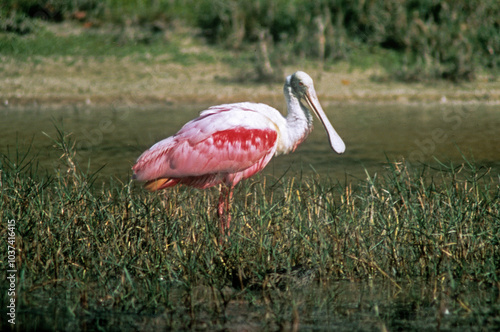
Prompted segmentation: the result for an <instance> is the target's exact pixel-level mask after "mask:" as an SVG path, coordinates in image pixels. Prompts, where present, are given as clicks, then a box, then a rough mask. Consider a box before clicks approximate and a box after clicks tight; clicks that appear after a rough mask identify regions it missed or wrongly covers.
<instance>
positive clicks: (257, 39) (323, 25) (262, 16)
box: [0, 0, 500, 82]
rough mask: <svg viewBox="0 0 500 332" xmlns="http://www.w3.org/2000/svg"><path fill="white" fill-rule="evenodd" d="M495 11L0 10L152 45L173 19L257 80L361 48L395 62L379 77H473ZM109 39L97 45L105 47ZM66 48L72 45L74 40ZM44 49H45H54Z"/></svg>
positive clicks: (494, 31)
mask: <svg viewBox="0 0 500 332" xmlns="http://www.w3.org/2000/svg"><path fill="white" fill-rule="evenodd" d="M499 13H500V5H499V2H498V1H497V0H487V1H484V0H483V1H477V0H476V1H472V2H471V1H465V0H459V1H453V2H442V1H424V0H405V1H389V0H386V1H375V2H366V1H364V0H358V1H347V0H338V1H327V0H321V1H315V2H311V1H306V0H295V1H284V0H259V1H253V2H248V1H242V0H237V1H235V0H219V1H212V0H202V1H201V0H197V1H188V0H183V1H178V0H155V1H151V0H126V1H116V0H106V1H96V0H81V1H73V2H64V1H55V0H43V1H36V0H9V1H7V2H6V3H5V5H4V6H3V7H1V8H0V18H1V20H0V32H8V33H15V34H18V35H39V33H38V27H37V25H36V24H35V23H33V21H36V20H34V18H44V19H45V20H49V21H55V22H60V21H69V20H72V21H74V22H78V24H82V25H86V26H92V27H97V28H98V29H99V28H102V27H108V26H113V27H114V28H115V29H117V30H118V33H116V32H115V33H112V34H111V35H112V36H114V37H113V39H114V41H112V42H118V43H119V44H127V45H132V46H137V47H139V48H142V46H143V45H150V46H151V45H153V48H155V46H154V45H157V43H158V40H161V39H162V36H163V35H164V34H168V33H169V32H171V30H173V29H174V27H175V26H176V25H177V26H188V27H190V28H191V29H192V30H193V31H196V34H198V35H203V36H204V37H205V39H206V40H207V41H209V42H211V43H213V44H217V45H219V46H220V47H225V48H227V49H230V50H233V51H234V50H236V51H241V50H244V51H246V52H250V53H251V54H253V55H254V57H253V61H254V62H255V63H254V66H255V70H256V71H257V73H260V74H259V75H260V76H262V77H261V78H262V79H264V78H265V76H269V75H270V76H271V77H270V78H273V77H279V76H280V74H279V72H280V68H282V67H283V66H284V65H287V64H290V63H293V62H294V61H299V60H300V61H304V60H306V59H308V60H314V61H316V62H319V63H320V65H323V63H324V62H326V64H327V65H328V64H332V63H336V62H338V61H354V62H357V63H360V62H361V64H362V63H363V62H364V61H362V60H361V61H360V53H361V57H364V56H365V55H364V53H365V50H368V56H371V55H372V53H373V55H374V58H375V59H377V58H378V57H379V53H381V50H383V51H385V52H388V54H389V57H390V58H394V60H395V61H392V60H384V59H382V60H380V62H382V65H383V66H384V67H385V68H386V70H387V78H386V79H392V80H401V81H407V82H414V81H430V80H438V79H445V80H451V81H471V80H475V79H476V78H477V77H478V76H484V75H486V76H488V78H489V79H492V80H493V79H496V76H498V68H499V65H500V57H499V54H500V30H499V29H500V22H499V19H498V17H500V15H499ZM104 32H105V33H109V31H106V29H104ZM3 39H4V40H3V42H2V44H5V38H3ZM78 39H79V38H75V39H74V41H75V42H76V41H78ZM84 41H85V40H84ZM8 42H12V43H16V42H17V39H15V38H14V39H12V40H10V41H8ZM112 42H111V43H112ZM111 43H110V42H109V41H106V43H104V45H103V44H101V43H98V45H95V46H96V47H100V48H102V49H103V51H105V50H108V48H107V47H106V45H109V44H111ZM2 44H0V50H1V49H2V48H4V45H2ZM35 44H36V43H35ZM54 45H57V43H56V44H54ZM68 45H69V46H70V47H69V49H72V47H74V46H72V40H70V41H69V43H68ZM14 46H16V47H18V48H19V49H22V50H25V51H28V52H29V48H28V47H21V46H22V45H14ZM47 46H48V47H47V51H46V52H49V50H51V49H53V48H54V46H52V44H50V43H47ZM61 46H62V48H65V45H64V44H63V45H61ZM82 49H83V47H82ZM160 49H161V48H160ZM360 50H361V51H360ZM7 51H8V48H7ZM54 52H56V53H58V51H54ZM49 53H50V52H49ZM368 63H370V61H368Z"/></svg>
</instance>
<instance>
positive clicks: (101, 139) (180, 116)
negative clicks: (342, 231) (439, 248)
mask: <svg viewBox="0 0 500 332" xmlns="http://www.w3.org/2000/svg"><path fill="white" fill-rule="evenodd" d="M268 103H269V104H271V105H274V106H276V107H277V108H281V109H284V105H282V104H279V103H278V104H276V101H269V102H268ZM208 106H209V105H164V106H150V107H118V108H116V107H103V108H95V107H93V108H92V107H79V108H78V107H68V108H65V109H53V110H51V109H43V110H41V109H28V110H17V109H9V108H4V109H1V110H0V115H1V118H2V121H1V123H0V142H1V144H0V152H1V153H4V154H7V155H9V157H10V158H11V159H15V154H16V151H19V152H20V154H21V155H22V154H23V153H25V152H26V151H28V150H29V149H30V147H31V150H30V154H29V155H30V156H36V159H37V160H39V162H40V168H41V169H42V170H43V169H46V170H49V171H52V170H53V169H54V168H56V167H58V165H60V161H59V157H60V155H61V152H60V151H58V150H57V149H56V148H54V142H52V141H51V139H50V138H49V137H47V136H46V135H45V134H47V135H49V136H50V137H52V138H56V137H57V131H56V129H55V126H58V127H59V128H60V129H63V130H64V132H65V133H67V134H70V133H71V137H72V138H73V139H75V147H76V148H77V151H78V154H77V160H78V162H79V163H80V165H81V166H83V167H84V168H87V166H88V165H90V171H92V172H93V171H96V170H98V169H100V168H101V167H103V168H102V170H100V171H99V176H100V178H101V179H109V177H110V176H112V177H116V178H118V179H121V180H126V179H128V178H129V177H130V175H131V171H130V168H131V166H132V165H133V163H134V161H135V159H136V158H137V157H138V156H139V155H140V154H141V152H142V151H144V150H145V149H147V148H148V147H149V146H151V145H152V144H154V143H155V142H156V141H158V140H160V139H162V138H165V137H167V136H170V135H172V134H174V133H175V132H177V130H178V129H179V128H180V127H181V126H182V125H183V124H184V123H186V122H187V121H189V120H191V119H193V118H195V117H196V116H197V115H198V113H199V112H200V111H201V110H203V109H205V108H206V107H208ZM323 107H324V109H325V111H326V113H327V115H328V117H329V118H330V120H331V122H332V124H333V126H334V127H335V129H336V130H337V132H338V133H339V134H340V136H341V137H342V138H343V140H344V141H345V143H346V145H347V151H346V152H345V153H344V154H343V155H337V154H336V153H334V152H333V151H332V150H331V149H330V147H329V145H328V141H327V137H326V133H325V131H324V129H323V128H322V126H321V124H320V122H319V121H317V119H316V121H315V130H314V131H313V133H312V134H311V135H310V136H309V137H308V139H307V140H306V142H304V143H303V144H302V145H301V146H299V148H298V149H297V150H296V151H295V152H294V153H293V154H291V155H288V156H280V157H277V158H274V159H273V160H272V161H271V163H270V164H269V165H268V166H267V168H266V169H265V170H264V173H265V174H266V175H271V176H275V177H280V176H282V175H283V174H286V175H287V176H300V175H304V174H305V175H310V174H315V173H318V174H319V175H320V176H321V177H324V178H331V179H338V180H339V181H341V182H345V181H347V182H351V181H354V182H355V181H357V180H360V179H364V178H365V177H366V175H365V171H364V169H365V168H366V169H367V170H368V171H369V172H371V173H375V172H379V171H380V170H381V169H382V168H383V167H384V165H385V164H386V163H387V160H390V161H400V160H402V159H405V160H409V161H411V162H414V163H417V164H418V163H427V164H434V165H436V164H437V162H436V161H435V159H434V158H437V159H439V160H440V161H442V162H445V163H448V162H453V163H454V164H460V163H463V162H464V160H463V155H464V156H465V157H466V158H468V159H471V160H472V159H474V160H475V161H476V162H477V164H479V165H482V166H487V167H491V168H492V172H496V173H498V171H499V170H500V136H499V135H498V128H500V107H499V106H496V105H487V104H471V105H449V104H431V105H425V104H412V105H408V104H405V105H397V104H389V105H387V104H385V105H370V104H347V105H345V104H344V105H338V104H335V103H323ZM44 133H45V134H44Z"/></svg>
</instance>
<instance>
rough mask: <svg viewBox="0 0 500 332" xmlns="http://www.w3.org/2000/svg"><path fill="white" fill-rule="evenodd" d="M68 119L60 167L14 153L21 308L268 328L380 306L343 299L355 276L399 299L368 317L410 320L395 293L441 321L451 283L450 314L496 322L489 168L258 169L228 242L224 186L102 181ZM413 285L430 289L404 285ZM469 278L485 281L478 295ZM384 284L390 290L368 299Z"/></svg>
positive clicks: (98, 320)
mask: <svg viewBox="0 0 500 332" xmlns="http://www.w3.org/2000/svg"><path fill="white" fill-rule="evenodd" d="M58 134H59V137H58V138H57V139H56V140H55V142H56V145H57V146H58V148H59V149H60V151H61V165H60V167H59V168H58V169H57V170H55V172H54V174H48V175H43V176H42V175H39V174H37V169H36V160H33V159H29V158H27V157H26V155H13V156H3V158H2V160H1V164H0V175H1V187H0V190H1V191H0V220H2V227H1V228H0V236H1V237H2V238H7V229H6V227H4V226H5V225H6V221H7V220H11V219H15V220H16V243H17V244H18V246H17V253H16V263H17V266H18V267H17V268H18V281H17V291H18V294H19V295H18V298H17V299H18V313H19V317H20V318H19V319H20V321H19V322H23V321H22V320H21V319H23V317H24V318H25V321H24V323H26V321H28V320H29V321H30V322H31V324H33V326H35V327H36V326H38V328H40V327H42V326H52V327H54V326H59V327H61V326H67V325H64V324H73V325H75V326H80V324H86V326H94V327H95V328H97V327H98V326H103V327H108V328H109V327H111V326H115V327H116V326H121V327H122V328H124V329H125V328H127V327H130V326H136V327H137V325H134V324H139V323H138V322H141V321H142V322H144V324H146V322H147V324H146V325H148V326H151V324H153V325H154V324H157V325H154V326H157V327H158V326H160V327H167V328H174V329H179V328H180V329H185V328H209V329H215V328H216V329H220V328H222V327H223V326H227V324H233V325H234V324H236V323H235V322H237V319H236V318H238V317H239V318H238V319H242V318H241V315H242V313H241V312H243V313H245V314H248V315H249V317H247V320H248V321H251V322H253V323H252V324H256V326H257V327H258V328H264V327H267V328H272V329H275V328H279V327H282V328H286V327H287V326H288V327H289V328H290V327H291V326H293V325H294V324H299V322H300V324H303V325H302V326H307V324H313V323H314V321H315V320H314V319H313V317H314V315H323V316H322V317H323V318H322V320H321V324H327V325H325V326H328V324H330V323H332V322H333V321H338V319H344V320H345V319H346V313H345V312H347V311H349V309H348V308H347V307H349V306H350V305H354V304H352V301H353V302H354V303H356V301H359V303H358V305H360V306H365V305H366V304H365V302H363V301H362V300H361V298H360V299H359V300H356V298H355V296H354V299H350V300H349V301H351V302H349V301H348V302H344V301H345V300H342V294H343V292H345V291H342V290H341V288H340V287H341V285H342V284H339V282H340V281H342V280H344V281H349V280H350V281H358V282H361V285H364V286H361V287H366V288H367V289H368V290H369V292H370V294H371V295H370V296H368V298H367V301H368V303H372V305H373V303H375V304H377V306H378V305H380V306H386V310H384V314H383V315H380V314H379V313H378V309H377V314H375V311H373V310H374V309H373V308H372V309H369V310H368V312H369V315H368V316H366V315H365V316H363V314H362V313H357V314H356V315H359V316H355V317H358V318H357V319H359V320H360V323H361V324H363V323H365V324H373V323H374V322H375V323H376V324H387V325H388V326H389V327H390V326H393V327H396V326H397V324H399V323H398V322H399V320H400V319H401V317H402V316H401V314H400V313H398V312H399V311H398V310H400V309H397V308H398V307H400V306H401V305H402V303H406V301H413V302H411V303H413V304H411V305H412V306H414V305H417V306H418V309H412V311H411V313H412V315H416V316H418V317H420V318H421V319H424V317H428V315H429V313H430V314H431V315H433V316H432V317H437V318H436V320H432V324H434V325H433V326H435V324H441V316H442V315H441V316H440V314H439V312H440V311H439V310H440V305H439V303H441V302H443V301H445V300H443V298H446V303H448V304H447V305H449V307H450V308H451V310H452V311H453V312H454V313H455V314H456V315H457V316H456V317H455V320H454V321H453V322H451V323H449V324H459V323H460V322H462V324H477V323H478V321H479V320H481V322H482V324H486V325H488V324H489V325H488V326H490V325H491V324H493V326H495V325H494V324H498V320H495V318H494V317H497V316H496V313H498V312H499V310H500V305H499V303H498V297H496V300H495V295H494V294H498V285H499V282H500V280H499V272H500V266H499V264H500V263H499V262H500V249H499V244H500V217H499V215H500V212H499V209H500V200H499V195H500V190H499V186H498V180H499V179H498V176H492V175H491V174H490V173H489V172H488V170H487V169H483V168H481V167H479V166H477V165H475V164H473V163H470V162H468V161H465V162H464V164H463V165H457V166H453V165H442V169H440V170H430V169H428V168H425V167H423V168H417V169H414V168H413V167H411V166H410V165H407V164H405V163H403V162H394V163H388V167H387V171H386V172H384V173H383V174H379V175H378V176H374V175H370V174H367V180H366V181H365V182H363V183H361V184H359V185H357V186H354V187H353V186H351V185H347V186H344V185H340V184H338V183H328V182H325V181H324V180H323V179H320V178H316V177H310V178H303V179H300V180H299V179H296V178H282V179H266V178H263V177H261V178H259V177H257V178H255V179H253V180H249V181H247V182H245V183H242V184H241V185H240V186H238V187H237V190H236V192H235V202H234V205H233V210H232V213H233V223H232V228H231V236H229V237H228V238H227V239H226V241H224V242H223V243H219V241H218V236H219V231H218V229H217V221H216V212H215V211H216V208H215V207H216V204H217V201H218V193H217V191H216V190H206V191H200V190H194V189H187V188H174V189H172V190H169V191H165V192H163V193H159V194H151V193H147V192H145V191H144V190H143V189H142V188H140V187H139V186H137V185H135V184H133V183H120V182H116V181H113V180H111V182H110V183H108V184H105V185H99V184H97V183H94V181H95V174H88V173H87V172H85V171H82V170H81V169H80V166H79V165H77V164H76V163H75V161H74V160H75V159H74V158H75V151H74V150H73V147H74V142H73V141H72V140H71V137H68V136H66V135H65V134H64V133H63V132H61V131H59V132H58ZM6 249H7V248H6V246H1V249H0V260H2V265H3V266H5V259H6V257H7V253H6ZM366 282H369V283H368V284H366ZM373 282H376V284H375V285H376V286H374V285H373V284H372V283H373ZM420 283H421V285H427V286H421V285H420ZM347 284H349V282H348V283H347ZM377 285H382V286H377ZM408 285H410V286H411V285H413V286H415V285H419V286H418V287H423V288H421V293H419V292H416V293H415V294H413V295H411V294H410V295H411V296H410V295H408V296H410V298H408V297H404V298H402V299H400V300H397V298H398V294H399V293H400V292H401V291H402V290H405V289H408V287H409V286H408ZM428 285H434V286H433V287H430V286H428ZM467 285H473V287H476V288H477V290H476V292H475V293H473V294H474V295H473V296H472V297H470V298H469V297H465V296H466V295H465V294H469V293H468V291H470V287H471V286H467ZM492 286H494V287H496V288H494V289H495V290H494V291H491V287H492ZM3 287H6V286H2V296H3V301H6V300H7V296H6V293H7V292H6V291H4V289H3ZM348 287H349V286H347V288H348ZM379 287H381V288H382V289H383V291H380V289H379ZM410 289H413V288H411V287H410ZM485 289H486V290H488V291H485ZM388 290H390V291H389V292H390V293H391V294H392V295H389V294H388V293H387V291H388ZM378 292H381V293H382V294H384V295H383V296H382V298H385V300H383V301H381V300H380V299H379V300H374V299H369V298H370V297H371V296H373V294H374V293H378ZM481 292H485V294H486V295H484V294H483V293H481ZM495 292H496V293H495ZM422 294H423V295H422ZM478 294H483V295H481V296H480V297H478ZM488 294H489V295H488ZM422 296H423V297H422ZM485 298H486V300H485ZM370 301H371V302H370ZM400 301H403V302H400ZM440 301H441V302H440ZM485 301H486V302H485ZM487 301H493V302H487ZM388 303H390V304H388ZM415 303H416V304H415ZM436 303H438V304H436ZM485 303H490V305H486V304H485ZM40 306H42V307H41V309H35V308H40ZM346 306H347V307H346ZM377 308H378V307H377ZM33 310H35V311H34V312H33ZM408 310H409V309H408ZM236 312H239V314H236ZM325 312H326V313H328V315H327V316H324V313H325ZM125 313H127V315H129V314H131V315H132V316H129V318H127V319H123V318H120V317H122V316H121V315H123V314H125ZM252 313H253V314H254V315H257V316H258V317H266V318H265V319H256V318H255V317H253V316H252ZM471 314H473V315H471ZM243 315H244V314H243ZM384 315H386V316H384ZM436 315H437V316H436ZM49 316H50V317H52V318H49ZM299 316H300V317H302V318H301V319H299ZM403 316H404V315H403ZM235 317H236V318H235ZM252 317H253V318H252ZM308 317H309V318H308ZM339 317H340V318H339ZM342 317H343V318H342ZM363 317H364V318H363ZM367 317H368V318H367ZM443 319H444V318H443ZM68 322H69V323H68ZM155 322H156V323H155ZM230 322H232V323H230ZM348 322H349V319H347V321H345V322H344V323H345V324H348ZM58 324H62V325H58ZM116 324H119V325H116ZM287 324H288V325H287ZM443 324H444V323H443ZM233 325H231V326H233ZM345 326H348V325H345ZM384 326H385V325H384ZM496 326H498V325H496Z"/></svg>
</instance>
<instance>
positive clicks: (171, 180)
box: [132, 71, 345, 235]
mask: <svg viewBox="0 0 500 332" xmlns="http://www.w3.org/2000/svg"><path fill="white" fill-rule="evenodd" d="M283 90H284V94H285V99H286V103H287V108H288V115H287V116H286V118H285V117H283V116H282V115H281V113H280V112H279V111H278V110H276V109H274V108H272V107H270V106H267V105H264V104H256V103H237V104H226V105H219V106H213V107H210V108H209V109H207V110H205V111H203V112H201V113H200V116H199V117H198V118H196V119H194V120H192V121H190V122H188V123H186V124H185V125H184V127H182V128H181V130H179V132H178V133H177V134H175V135H174V136H171V137H168V138H166V139H164V140H162V141H160V142H158V143H156V144H155V145H153V146H152V147H151V148H149V150H147V151H145V152H144V153H143V154H142V155H141V156H140V157H139V158H138V159H137V162H136V164H135V165H134V166H133V167H132V169H133V171H134V175H133V178H134V179H136V180H138V181H144V182H145V187H146V188H147V189H148V190H151V191H156V190H160V189H164V188H168V187H172V186H175V185H177V184H183V185H187V186H191V187H195V188H200V189H205V188H209V187H213V186H216V185H220V197H219V205H218V210H217V212H218V216H219V220H220V232H221V235H224V234H225V233H226V231H227V233H228V234H229V224H230V221H231V216H230V212H229V209H230V204H231V199H232V196H233V188H234V186H235V185H236V184H237V183H238V182H240V181H241V180H243V179H247V178H249V177H251V176H252V175H254V174H255V173H257V172H259V171H261V170H262V169H263V168H264V167H265V166H266V165H267V164H268V163H269V161H270V160H271V158H272V157H273V156H274V155H280V154H286V153H290V152H293V151H294V150H295V148H296V147H297V146H298V145H299V144H300V143H302V142H303V141H304V140H305V139H306V137H307V135H308V134H309V133H310V132H311V130H312V121H313V119H312V115H311V113H310V111H309V109H310V110H311V111H312V112H313V113H315V114H316V116H317V117H318V118H319V119H320V121H321V123H322V124H323V125H324V127H325V129H326V132H327V134H328V137H329V139H330V146H331V147H332V149H333V150H334V151H335V152H337V153H339V154H341V153H343V152H344V151H345V144H344V142H343V141H342V139H341V138H340V136H339V135H338V134H337V132H336V131H335V129H333V127H332V125H331V124H330V122H329V121H328V118H327V117H326V115H325V113H324V111H323V109H322V108H321V105H320V103H319V100H318V97H317V96H316V91H315V90H314V85H313V80H312V79H311V77H310V76H309V75H307V74H306V73H304V72H301V71H298V72H296V73H295V74H293V75H290V76H288V77H287V78H286V81H285V86H284V88H283ZM304 102H305V103H304ZM307 106H308V107H309V109H308V108H307Z"/></svg>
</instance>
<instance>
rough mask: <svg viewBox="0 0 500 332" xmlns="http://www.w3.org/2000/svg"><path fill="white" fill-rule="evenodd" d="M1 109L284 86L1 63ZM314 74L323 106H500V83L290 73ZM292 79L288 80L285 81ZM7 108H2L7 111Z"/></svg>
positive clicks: (209, 96) (168, 67) (213, 68)
mask: <svg viewBox="0 0 500 332" xmlns="http://www.w3.org/2000/svg"><path fill="white" fill-rule="evenodd" d="M0 59H1V61H0V73H1V76H0V102H1V105H3V107H11V108H16V107H19V108H24V107H33V105H36V106H37V107H42V108H43V107H57V106H68V105H85V104H86V105H95V106H104V105H116V106H120V105H139V104H142V105H147V104H158V103H185V102H190V103H214V104H217V103H224V102H236V101H245V100H249V101H265V100H269V99H273V100H274V99H276V101H277V102H279V101H280V100H281V98H282V83H272V84H256V83H251V82H250V83H240V82H237V80H236V77H238V81H244V77H243V79H242V77H241V71H242V70H241V69H234V68H232V67H231V66H230V65H228V64H224V63H209V64H207V63H198V64H194V65H189V66H186V65H180V64H176V63H171V62H169V61H168V59H164V58H161V57H154V58H153V57H152V58H151V59H150V61H138V60H137V59H134V57H133V56H130V57H124V58H117V57H111V56H110V57H100V58H94V57H75V56H67V57H34V58H30V59H28V60H17V59H14V58H12V57H1V58H0ZM299 69H301V70H305V71H307V72H308V73H309V74H310V75H311V76H312V77H313V78H314V79H315V85H316V89H317V91H318V95H319V96H320V98H321V100H322V101H323V102H352V103H355V102H361V103H371V102H381V103H383V102H389V103H394V102H396V103H411V102H459V103H469V102H489V103H500V82H490V81H488V80H487V79H481V78H480V79H478V80H477V81H476V82H472V83H464V84H460V85H456V84H453V83H450V82H434V83H415V84H403V83H398V82H375V81H374V80H373V79H372V77H373V76H374V75H377V74H380V73H379V72H377V71H376V70H372V71H360V70H349V68H347V66H346V65H336V66H334V67H330V68H328V69H327V70H323V71H320V70H318V69H317V68H314V67H313V66H312V65H311V64H309V65H305V66H304V67H302V68H301V67H300V66H295V67H288V68H285V70H284V72H285V73H286V74H289V73H292V72H294V71H296V70H299ZM284 75H285V74H284ZM0 107H1V106H0Z"/></svg>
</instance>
